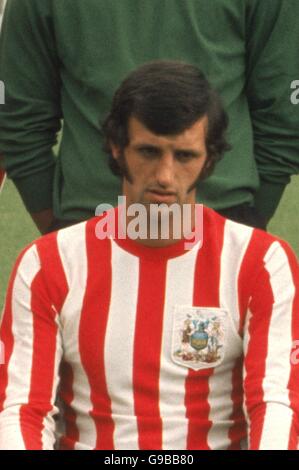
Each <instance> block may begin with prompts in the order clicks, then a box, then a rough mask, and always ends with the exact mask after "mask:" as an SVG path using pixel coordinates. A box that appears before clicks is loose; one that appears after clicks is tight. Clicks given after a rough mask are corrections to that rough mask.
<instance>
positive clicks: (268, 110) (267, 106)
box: [246, 0, 299, 219]
mask: <svg viewBox="0 0 299 470" xmlns="http://www.w3.org/2000/svg"><path fill="white" fill-rule="evenodd" d="M298 16H299V2H297V0H287V1H285V0H274V1H271V2H268V1H263V0H257V1H254V2H252V1H251V0H250V2H248V10H247V17H246V28H247V44H246V54H247V55H246V58H247V59H246V60H247V62H246V67H247V71H246V74H247V84H246V94H247V99H248V104H249V108H250V113H251V119H252V127H253V134H254V154H255V159H256V162H257V167H258V172H259V177H260V189H259V191H258V193H257V195H256V201H255V203H256V207H257V209H258V210H259V211H260V213H261V214H262V215H264V216H265V217H266V219H269V218H271V216H272V215H273V213H274V211H275V209H276V207H277V205H278V203H279V200H280V198H281V196H282V193H283V190H284V188H285V186H286V184H288V183H289V181H290V176H291V175H294V174H297V173H298V171H299V132H298V129H299V108H298V105H297V106H296V105H295V104H293V103H292V101H291V94H292V92H293V91H294V90H292V89H291V83H292V82H293V80H295V79H296V78H298V73H299V54H298V44H299V23H298V20H297V19H298Z"/></svg>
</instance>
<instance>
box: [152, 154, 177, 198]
mask: <svg viewBox="0 0 299 470" xmlns="http://www.w3.org/2000/svg"><path fill="white" fill-rule="evenodd" d="M156 181H157V183H158V184H159V185H160V186H161V187H163V188H165V189H167V188H168V187H172V186H173V182H174V158H173V155H172V153H171V152H167V153H165V154H163V155H162V156H161V157H160V158H159V160H158V162H157V167H156Z"/></svg>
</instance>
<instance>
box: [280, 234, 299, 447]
mask: <svg viewBox="0 0 299 470" xmlns="http://www.w3.org/2000/svg"><path fill="white" fill-rule="evenodd" d="M281 245H282V246H283V248H284V250H285V252H286V255H287V258H288V261H289V265H290V268H291V272H292V278H293V283H294V286H295V289H296V292H295V296H294V300H293V306H292V313H293V316H292V342H293V344H294V342H295V341H298V340H299V265H298V261H297V259H296V257H295V256H294V253H293V252H292V251H291V250H290V248H289V246H288V245H287V244H286V243H285V242H281ZM296 349H297V351H298V346H297V348H296ZM294 352H296V350H295V349H293V350H292V351H291V374H290V380H289V383H288V388H289V390H290V393H289V399H290V404H291V408H292V409H293V411H294V418H293V423H292V429H291V430H290V439H289V449H290V450H294V449H297V448H298V447H297V446H298V437H299V392H298V384H299V364H298V362H297V361H298V353H297V354H296V356H297V357H295V359H296V360H295V361H294V360H292V359H294V358H293V357H292V356H293V353H294Z"/></svg>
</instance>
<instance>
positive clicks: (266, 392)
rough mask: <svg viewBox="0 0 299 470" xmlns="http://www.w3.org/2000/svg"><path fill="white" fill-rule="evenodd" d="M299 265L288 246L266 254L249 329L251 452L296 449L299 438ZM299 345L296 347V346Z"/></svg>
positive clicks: (275, 247)
mask: <svg viewBox="0 0 299 470" xmlns="http://www.w3.org/2000/svg"><path fill="white" fill-rule="evenodd" d="M298 338H299V266H298V262H297V260H296V257H295V255H294V254H293V252H292V251H291V249H290V248H289V247H288V245H287V244H286V243H284V242H280V241H275V242H273V243H272V245H271V246H270V247H269V249H268V250H267V252H266V254H265V256H264V259H263V266H262V267H261V268H260V270H259V273H258V275H257V277H256V279H255V284H254V287H253V291H252V295H251V299H250V303H249V309H248V312H247V320H246V322H245V329H244V394H245V400H244V409H245V414H246V417H247V422H248V437H249V448H250V449H254V450H257V449H258V450H271V449H281V450H283V449H284V450H286V449H296V448H297V444H298V436H299V387H298V384H299V361H298V360H297V359H296V357H298V354H296V350H295V349H294V348H296V344H297V345H298ZM296 342H297V343H296Z"/></svg>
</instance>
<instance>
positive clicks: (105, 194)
mask: <svg viewBox="0 0 299 470" xmlns="http://www.w3.org/2000/svg"><path fill="white" fill-rule="evenodd" d="M298 17H299V2H298V0H271V2H270V1H269V0H213V1H208V0H188V1H184V0H121V1H119V0H109V1H108V0H84V1H82V0H42V1H41V0H22V1H20V0H8V2H7V5H6V12H5V15H4V19H3V25H2V33H1V39H0V80H2V81H3V82H4V83H5V91H6V103H5V105H2V106H0V154H2V155H3V162H4V163H3V165H4V168H5V170H6V171H7V175H8V177H9V178H11V179H12V180H13V181H14V183H15V185H16V187H17V188H18V190H19V192H20V194H21V196H22V199H23V201H24V204H25V206H26V208H27V210H28V211H29V212H30V213H31V215H32V217H33V219H34V220H35V222H36V224H37V226H38V227H39V229H40V230H41V231H42V232H43V233H44V232H46V231H47V230H49V229H50V230H51V229H52V228H55V227H59V226H61V225H67V224H68V223H72V222H73V221H77V220H83V219H87V218H89V217H91V216H93V215H94V213H95V208H96V207H97V206H98V205H99V204H101V203H104V202H106V203H110V204H116V203H117V196H118V195H119V194H121V188H120V181H119V179H118V178H117V177H116V176H114V175H112V174H111V172H110V171H109V168H108V162H107V158H106V156H105V153H104V150H103V149H102V146H103V142H102V139H101V135H100V126H101V123H102V120H103V117H104V116H105V115H106V113H107V111H108V109H109V108H110V105H111V99H112V94H113V90H114V89H115V88H117V86H118V85H119V83H120V82H121V81H122V80H123V78H124V77H125V76H126V75H127V74H128V73H129V72H130V71H131V70H133V69H134V68H136V67H137V66H139V65H141V64H143V63H145V62H148V61H151V60H159V59H168V60H181V61H184V62H188V63H190V64H194V65H197V66H199V67H200V68H201V69H202V70H203V72H204V73H205V74H206V76H207V77H208V79H209V81H210V82H211V83H212V85H213V86H214V87H215V88H216V89H217V90H218V91H219V93H220V95H221V97H222V100H223V102H224V105H225V108H226V110H227V112H228V115H229V119H230V125H229V131H228V141H229V142H230V144H231V150H230V152H228V153H227V154H226V155H225V157H224V158H223V160H222V161H221V162H220V163H219V164H218V165H217V168H216V170H215V172H214V173H213V175H212V176H211V177H209V178H207V179H206V180H205V181H204V182H200V183H199V187H198V191H197V198H198V200H199V201H201V202H203V203H204V204H206V205H208V206H210V207H212V208H214V209H216V210H218V211H219V212H221V213H222V214H224V215H226V216H228V217H231V218H233V219H235V220H239V221H241V222H243V223H248V224H252V225H256V226H260V227H263V228H265V227H266V223H267V221H268V220H269V219H270V218H271V217H272V215H273V213H274V211H275V209H276V207H277V205H278V202H279V200H280V198H281V195H282V193H283V190H284V188H285V186H286V184H287V183H288V182H289V180H290V175H292V174H295V173H297V172H298V168H299V131H298V130H299V108H298V107H296V106H295V105H294V104H292V102H291V100H290V95H291V93H292V89H291V83H292V81H293V80H295V79H297V78H298V74H299V54H298V44H299V22H298ZM165 119H167V116H165ZM62 120H63V132H62V140H61V145H60V149H59V154H58V158H57V159H55V157H54V154H53V150H52V148H53V145H54V144H55V142H56V138H57V133H58V131H59V130H60V127H61V122H62ZM56 219H58V220H60V222H59V223H57V222H55V220H56Z"/></svg>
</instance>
